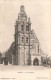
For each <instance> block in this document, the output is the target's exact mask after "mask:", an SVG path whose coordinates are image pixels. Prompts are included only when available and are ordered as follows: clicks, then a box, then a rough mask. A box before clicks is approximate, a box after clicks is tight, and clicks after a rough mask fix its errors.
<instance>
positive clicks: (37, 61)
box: [33, 58, 39, 66]
mask: <svg viewBox="0 0 51 80" xmlns="http://www.w3.org/2000/svg"><path fill="white" fill-rule="evenodd" d="M33 65H35V66H38V65H39V60H38V58H35V59H34V61H33Z"/></svg>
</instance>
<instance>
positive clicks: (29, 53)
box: [12, 5, 41, 66]
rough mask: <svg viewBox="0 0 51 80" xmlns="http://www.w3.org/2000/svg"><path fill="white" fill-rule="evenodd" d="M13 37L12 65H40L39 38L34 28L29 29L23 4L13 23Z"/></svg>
mask: <svg viewBox="0 0 51 80" xmlns="http://www.w3.org/2000/svg"><path fill="white" fill-rule="evenodd" d="M14 39H15V41H14V52H13V54H12V64H13V65H22V66H26V65H41V52H40V46H39V40H38V39H37V37H36V34H35V32H34V30H31V21H30V18H28V17H27V14H26V12H25V8H24V6H23V5H22V6H21V7H20V12H19V14H18V19H17V20H16V23H15V35H14Z"/></svg>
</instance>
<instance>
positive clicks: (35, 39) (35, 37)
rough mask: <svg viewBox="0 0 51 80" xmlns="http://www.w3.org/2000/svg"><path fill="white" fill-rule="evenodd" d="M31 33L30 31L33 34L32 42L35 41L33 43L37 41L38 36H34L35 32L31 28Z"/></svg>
mask: <svg viewBox="0 0 51 80" xmlns="http://www.w3.org/2000/svg"><path fill="white" fill-rule="evenodd" d="M31 33H32V35H33V39H34V42H35V43H39V40H38V38H37V36H36V34H35V32H34V30H33V29H32V31H31Z"/></svg>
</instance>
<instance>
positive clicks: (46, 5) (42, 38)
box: [0, 0, 51, 56]
mask: <svg viewBox="0 0 51 80" xmlns="http://www.w3.org/2000/svg"><path fill="white" fill-rule="evenodd" d="M21 5H24V7H25V12H26V14H27V16H28V17H30V20H31V28H32V29H34V32H35V33H36V36H37V38H38V39H39V42H40V46H41V49H42V51H43V52H44V53H45V54H47V55H49V56H51V35H50V34H51V1H50V0H0V52H5V51H6V50H8V49H9V47H10V45H11V43H12V42H13V41H14V33H15V26H14V25H15V22H16V20H17V17H18V13H19V12H20V6H21Z"/></svg>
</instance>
